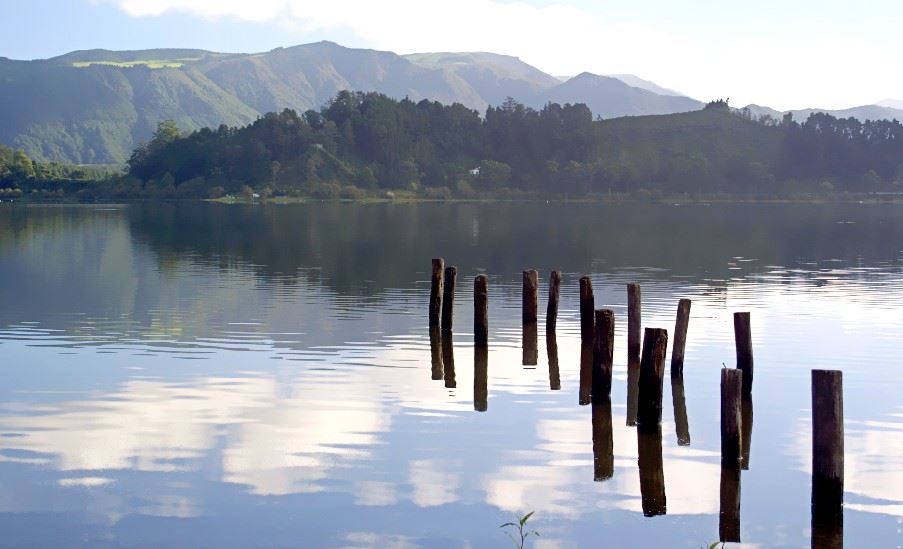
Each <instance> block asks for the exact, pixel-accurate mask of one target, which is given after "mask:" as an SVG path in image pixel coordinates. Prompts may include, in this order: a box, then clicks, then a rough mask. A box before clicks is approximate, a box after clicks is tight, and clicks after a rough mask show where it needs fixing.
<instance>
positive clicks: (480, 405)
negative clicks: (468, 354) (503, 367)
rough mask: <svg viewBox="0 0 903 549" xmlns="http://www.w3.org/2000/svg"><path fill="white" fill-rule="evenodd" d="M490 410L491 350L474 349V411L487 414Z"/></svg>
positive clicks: (483, 348) (484, 348) (485, 348)
mask: <svg viewBox="0 0 903 549" xmlns="http://www.w3.org/2000/svg"><path fill="white" fill-rule="evenodd" d="M488 408H489V349H488V348H487V347H474V348H473V409H474V410H476V411H477V412H485V411H486V410H487V409H488Z"/></svg>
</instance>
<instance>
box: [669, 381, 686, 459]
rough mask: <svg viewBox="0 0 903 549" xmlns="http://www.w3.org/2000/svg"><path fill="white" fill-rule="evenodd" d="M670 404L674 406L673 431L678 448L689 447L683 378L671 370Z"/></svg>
mask: <svg viewBox="0 0 903 549" xmlns="http://www.w3.org/2000/svg"><path fill="white" fill-rule="evenodd" d="M671 403H672V404H673V405H674V430H675V431H676V434H677V445H678V446H689V445H690V422H689V421H688V420H687V399H686V396H685V395H684V376H683V375H682V374H678V373H676V371H675V370H674V369H673V368H672V370H671Z"/></svg>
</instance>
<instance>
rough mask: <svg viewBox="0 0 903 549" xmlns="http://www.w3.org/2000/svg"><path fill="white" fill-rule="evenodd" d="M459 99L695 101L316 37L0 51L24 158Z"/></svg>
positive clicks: (537, 103) (3, 86)
mask: <svg viewBox="0 0 903 549" xmlns="http://www.w3.org/2000/svg"><path fill="white" fill-rule="evenodd" d="M346 89H349V90H359V91H377V92H381V93H384V94H386V95H388V96H389V97H393V98H396V99H403V98H405V97H409V98H411V99H412V100H415V101H417V100H420V99H430V100H432V101H440V102H442V103H445V104H452V103H461V104H462V105H465V106H466V107H469V108H471V109H476V110H478V111H480V112H481V113H482V112H484V111H485V109H486V107H487V106H489V105H499V104H501V102H502V101H504V99H505V98H506V97H509V96H510V97H515V98H517V99H518V100H520V101H522V102H524V103H525V104H526V105H529V106H532V107H535V108H540V107H541V106H542V105H544V104H545V103H546V102H548V101H557V102H570V103H577V102H580V103H585V104H587V105H589V106H590V108H591V109H592V110H593V111H594V114H598V115H602V116H603V117H610V116H624V115H642V114H659V113H673V112H680V111H685V110H693V109H697V108H699V107H700V106H701V104H700V103H699V102H697V101H695V100H693V99H689V98H686V97H674V96H670V95H659V94H656V93H653V92H650V91H647V90H644V89H640V88H638V87H633V86H630V85H627V84H625V83H624V82H622V81H620V80H617V79H614V78H607V77H604V76H593V75H582V77H580V78H575V79H574V81H573V82H568V83H562V82H560V81H559V80H558V79H556V78H554V77H552V76H550V75H548V74H545V73H543V72H542V71H540V70H538V69H536V68H534V67H532V66H530V65H528V64H526V63H524V62H523V61H521V60H519V59H518V58H516V57H510V56H505V55H497V54H492V53H435V54H413V55H409V56H400V55H396V54H394V53H392V52H381V51H374V50H367V49H352V48H345V47H342V46H340V45H338V44H333V43H330V42H318V43H314V44H305V45H300V46H294V47H290V48H277V49H275V50H272V51H269V52H265V53H256V54H223V53H215V52H209V51H203V50H176V49H159V50H144V51H123V52H118V51H107V50H89V51H78V52H72V53H69V54H66V55H62V56H59V57H56V58H53V59H47V60H37V61H14V60H10V59H5V58H0V143H2V144H4V145H7V146H9V147H12V148H14V149H23V150H24V151H25V152H26V154H28V155H29V156H30V157H31V158H33V159H36V160H39V161H42V162H49V161H57V162H70V163H82V164H83V163H91V164H96V163H122V162H125V161H126V160H127V159H128V157H129V154H130V152H131V151H132V149H133V148H134V147H135V146H137V145H138V144H139V143H141V142H143V141H146V140H148V139H150V137H151V135H152V134H153V132H154V128H155V127H156V125H157V123H159V122H161V121H163V120H174V121H176V123H177V124H178V125H179V127H180V128H182V129H183V130H196V129H200V128H203V127H217V126H219V125H220V124H226V125H228V126H238V125H243V124H247V123H250V122H252V121H254V120H255V119H256V118H257V117H258V116H262V115H263V114H264V113H267V112H279V111H281V110H282V109H285V108H290V109H294V110H296V111H298V112H304V111H305V110H308V109H319V108H320V107H321V106H323V105H324V104H325V103H326V102H327V101H329V100H330V99H331V98H332V97H334V96H335V94H336V93H337V92H339V91H340V90H346Z"/></svg>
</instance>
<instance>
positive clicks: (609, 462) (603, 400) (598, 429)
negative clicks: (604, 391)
mask: <svg viewBox="0 0 903 549" xmlns="http://www.w3.org/2000/svg"><path fill="white" fill-rule="evenodd" d="M614 474H615V456H614V436H613V431H612V427H611V399H610V398H608V397H600V398H595V397H594V398H593V480H594V481H597V482H598V481H602V480H607V479H610V478H611V477H613V476H614Z"/></svg>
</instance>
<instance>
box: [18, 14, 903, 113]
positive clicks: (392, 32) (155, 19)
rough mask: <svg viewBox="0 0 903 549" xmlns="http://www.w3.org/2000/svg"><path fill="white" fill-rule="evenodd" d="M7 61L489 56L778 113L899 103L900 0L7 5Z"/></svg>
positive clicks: (902, 55) (902, 88)
mask: <svg viewBox="0 0 903 549" xmlns="http://www.w3.org/2000/svg"><path fill="white" fill-rule="evenodd" d="M2 12H3V21H4V25H3V27H4V30H3V32H2V33H0V56H3V57H9V58H13V59H37V58H47V57H53V56H56V55H60V54H63V53H66V52H69V51H72V50H79V49H93V48H106V49H144V48H154V47H185V48H202V49H208V50H214V51H222V52H246V53H249V52H260V51H267V50H270V49H273V48H276V47H280V46H282V47H286V46H292V45H297V44H304V43H309V42H315V41H319V40H331V41H333V42H337V43H339V44H342V45H344V46H348V47H360V48H374V49H380V50H389V51H394V52H396V53H414V52H424V51H491V52H494V53H502V54H508V55H515V56H517V57H520V58H521V59H522V60H524V61H526V62H527V63H530V64H531V65H534V66H536V67H537V68H539V69H541V70H543V71H545V72H548V73H550V74H553V75H556V76H569V75H575V74H578V73H580V72H584V71H588V72H592V73H596V74H618V73H630V74H635V75H638V76H640V77H642V78H646V79H649V80H652V81H654V82H656V83H657V84H659V85H662V86H665V87H668V88H672V89H675V90H678V91H680V92H682V93H685V94H687V95H690V96H692V97H695V98H697V99H700V100H710V99H714V98H730V100H731V104H732V105H734V106H742V105H746V104H749V103H756V104H759V105H767V106H770V107H773V108H777V109H780V110H785V109H791V108H807V107H819V108H829V109H836V108H845V107H852V106H856V105H864V104H871V103H875V102H878V101H881V100H884V99H903V71H901V70H900V68H901V65H903V62H901V61H900V60H901V59H903V40H901V39H900V36H899V30H898V27H899V23H900V21H903V2H899V0H858V1H850V0H818V1H810V0H757V1H749V0H743V1H741V0H693V1H689V0H685V1H682V0H633V1H630V2H628V1H625V0H618V1H615V0H595V1H590V0H520V1H508V0H454V1H449V0H436V1H430V0H378V1H374V0H343V1H341V2H339V1H335V0H332V1H328V0H326V1H324V0H320V1H315V2H314V1H310V0H253V1H244V0H4V6H3V10H2Z"/></svg>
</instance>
